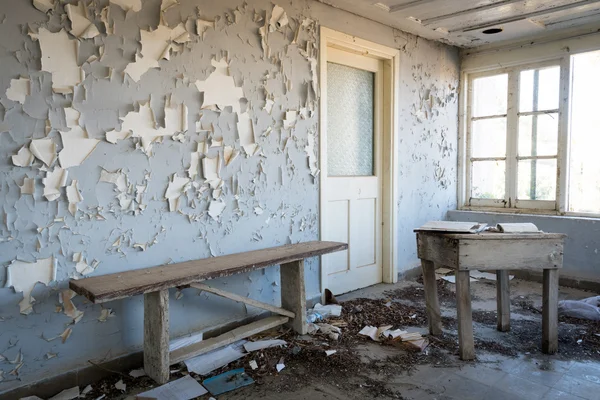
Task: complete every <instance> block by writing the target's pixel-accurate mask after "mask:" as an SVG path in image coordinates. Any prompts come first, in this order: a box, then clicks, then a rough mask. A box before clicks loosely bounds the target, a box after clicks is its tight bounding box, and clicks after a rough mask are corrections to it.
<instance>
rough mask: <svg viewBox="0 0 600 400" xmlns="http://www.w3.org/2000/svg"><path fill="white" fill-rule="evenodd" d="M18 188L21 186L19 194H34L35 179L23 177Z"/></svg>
mask: <svg viewBox="0 0 600 400" xmlns="http://www.w3.org/2000/svg"><path fill="white" fill-rule="evenodd" d="M19 188H21V196H22V195H24V194H31V195H33V194H35V179H33V178H23V185H20V186H19Z"/></svg>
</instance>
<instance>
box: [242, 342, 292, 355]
mask: <svg viewBox="0 0 600 400" xmlns="http://www.w3.org/2000/svg"><path fill="white" fill-rule="evenodd" d="M286 344H287V342H286V341H285V340H281V339H271V340H258V341H256V342H246V343H244V349H246V351H247V352H248V353H251V352H253V351H257V350H262V349H267V348H269V347H275V346H285V345H286Z"/></svg>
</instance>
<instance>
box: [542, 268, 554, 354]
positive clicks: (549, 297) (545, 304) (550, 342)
mask: <svg viewBox="0 0 600 400" xmlns="http://www.w3.org/2000/svg"><path fill="white" fill-rule="evenodd" d="M543 285H544V287H543V295H542V352H544V353H546V354H554V353H556V351H557V350H558V270H557V269H545V270H544V284H543Z"/></svg>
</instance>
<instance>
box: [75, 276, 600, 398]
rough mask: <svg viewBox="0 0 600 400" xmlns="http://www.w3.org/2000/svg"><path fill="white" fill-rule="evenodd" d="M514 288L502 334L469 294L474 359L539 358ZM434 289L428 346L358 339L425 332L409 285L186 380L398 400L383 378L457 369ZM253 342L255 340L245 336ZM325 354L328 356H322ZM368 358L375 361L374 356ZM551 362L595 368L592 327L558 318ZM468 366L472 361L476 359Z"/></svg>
mask: <svg viewBox="0 0 600 400" xmlns="http://www.w3.org/2000/svg"><path fill="white" fill-rule="evenodd" d="M518 286H519V284H517V290H513V293H511V313H512V314H511V330H510V332H502V333H500V332H497V331H496V312H495V309H490V308H491V306H490V304H491V305H493V304H494V303H493V302H492V300H493V299H494V298H495V286H494V283H493V282H492V283H491V284H488V285H487V286H485V285H484V286H481V287H478V288H476V290H475V292H476V293H475V299H477V301H474V303H473V308H474V311H473V322H474V332H475V349H476V353H479V354H481V353H484V352H487V353H491V354H501V355H503V356H509V357H516V356H518V355H519V354H521V355H522V354H527V355H529V356H530V357H541V356H542V353H541V340H542V339H541V307H540V306H539V304H538V303H539V302H540V298H539V296H537V297H535V298H530V297H529V295H528V294H525V295H524V294H519V289H518ZM438 291H439V292H438V293H439V297H440V302H441V304H442V314H443V318H442V320H443V325H444V334H443V335H442V336H439V337H432V336H427V339H428V341H429V345H428V347H427V348H426V349H425V350H424V351H422V352H421V351H409V350H407V349H406V348H403V347H398V346H396V345H395V344H397V343H398V342H394V343H392V341H391V340H385V341H382V342H380V343H377V342H374V341H372V340H371V339H370V338H368V337H365V336H361V335H359V334H358V332H359V331H360V330H361V329H362V328H363V327H364V326H366V325H372V326H376V327H379V326H384V325H392V326H393V328H394V329H408V330H411V331H420V332H423V334H425V333H426V332H427V330H426V327H427V318H426V314H425V302H424V292H423V288H422V285H421V284H420V283H419V282H411V283H410V284H404V285H402V286H401V287H398V288H393V289H392V290H387V291H381V292H380V293H377V294H376V295H375V298H372V297H373V296H370V298H364V297H363V298H353V299H350V300H347V301H343V302H342V303H341V304H342V307H343V311H342V315H341V316H340V317H335V318H332V319H330V320H329V321H325V322H329V323H331V324H333V325H335V326H338V327H340V329H341V330H342V333H341V335H340V336H339V338H338V339H337V340H333V339H332V338H330V337H329V336H327V335H323V334H321V333H319V332H317V333H316V334H314V335H304V336H298V335H297V334H295V333H294V332H292V331H290V330H284V329H283V328H282V329H280V330H275V331H271V332H269V333H267V334H266V336H268V337H269V338H279V339H283V340H285V341H286V342H287V346H284V347H281V348H279V347H277V348H269V349H265V350H262V351H257V352H254V353H251V354H249V355H248V356H246V357H244V358H242V359H240V360H237V361H235V362H233V363H230V364H229V365H227V366H225V367H223V368H220V369H218V370H215V371H213V372H212V373H211V374H210V375H209V376H197V375H195V374H193V373H192V374H191V375H192V376H193V377H194V378H196V379H197V380H199V381H202V380H204V379H206V378H208V377H210V376H215V375H218V374H220V373H223V372H226V371H229V370H232V369H235V368H245V369H246V373H247V374H248V375H250V376H251V377H252V378H253V379H254V380H255V385H252V386H250V387H246V388H244V389H241V390H238V391H236V392H231V393H229V394H226V395H223V396H220V397H219V398H220V399H221V398H227V399H245V398H254V397H265V398H279V397H277V396H275V395H281V394H291V393H294V397H293V398H297V399H301V398H311V399H312V398H315V393H322V398H331V397H333V398H345V399H364V398H381V399H402V398H403V396H402V393H400V392H397V391H394V390H392V389H390V388H389V387H388V386H387V385H386V382H387V378H388V377H390V376H393V375H397V374H402V373H404V374H411V373H412V371H413V370H414V368H415V367H416V366H418V365H423V364H427V365H431V366H433V367H435V368H444V367H453V366H457V365H461V364H464V362H462V361H460V360H458V357H457V354H458V340H457V331H456V326H457V325H456V316H455V314H454V313H455V304H456V300H455V292H454V285H452V284H451V283H448V282H446V281H444V280H438ZM478 294H480V295H481V294H483V295H482V296H478ZM478 302H480V303H481V305H483V307H482V309H478V307H477V305H478ZM486 308H487V309H486ZM444 310H445V312H444ZM264 336H265V335H262V337H264ZM256 339H260V337H258V338H251V340H256ZM326 350H335V351H336V352H335V354H332V355H329V356H328V355H327V354H326V353H325V351H326ZM374 354H376V355H377V356H375V357H374V356H373V355H374ZM555 357H557V358H559V359H565V360H593V361H599V362H600V322H590V321H583V320H575V319H570V318H564V317H561V318H560V322H559V352H558V354H556V355H555ZM251 360H254V361H255V362H256V363H257V365H258V368H257V369H256V370H252V369H251V368H250V367H249V362H250V361H251ZM281 362H283V363H284V364H285V368H284V369H283V370H282V371H281V372H279V373H278V372H277V371H276V364H278V363H281ZM473 362H474V363H477V362H478V360H475V361H473ZM186 374H188V372H187V371H186V369H185V365H184V364H180V365H178V366H174V367H172V373H171V378H172V379H177V378H180V377H182V376H184V375H186ZM119 380H122V381H123V383H125V384H126V385H127V389H126V393H124V392H123V391H120V390H118V389H116V388H115V383H116V382H117V381H119ZM153 385H154V383H153V382H152V381H151V380H150V379H149V378H147V377H141V378H132V377H130V376H129V375H126V374H115V376H114V377H111V378H107V379H104V380H103V381H101V382H99V383H96V384H94V385H92V387H93V389H92V391H90V392H89V393H88V394H87V396H86V397H85V398H88V399H96V398H98V397H99V396H101V395H105V397H104V399H123V398H127V396H132V397H131V398H134V397H133V396H134V394H135V393H140V392H142V391H145V390H148V389H149V388H151V387H152V386H153ZM307 385H308V386H311V388H312V392H311V394H310V395H309V394H307V395H306V396H303V395H302V393H303V391H305V390H306V387H307ZM208 397H209V396H208V395H206V396H205V398H208ZM286 397H289V396H286ZM317 397H318V396H317ZM203 398H204V397H203Z"/></svg>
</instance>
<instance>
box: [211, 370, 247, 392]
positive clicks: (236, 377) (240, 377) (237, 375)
mask: <svg viewBox="0 0 600 400" xmlns="http://www.w3.org/2000/svg"><path fill="white" fill-rule="evenodd" d="M253 383H254V379H252V378H250V377H249V376H248V375H246V371H245V370H244V369H243V368H239V369H234V370H231V371H227V372H225V373H222V374H221V375H217V376H213V377H212V378H208V379H206V380H204V381H203V382H202V385H203V386H204V387H205V388H206V389H208V391H209V392H210V393H211V394H212V395H213V396H218V395H220V394H222V393H226V392H230V391H232V390H235V389H239V388H241V387H244V386H248V385H252V384H253Z"/></svg>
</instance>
